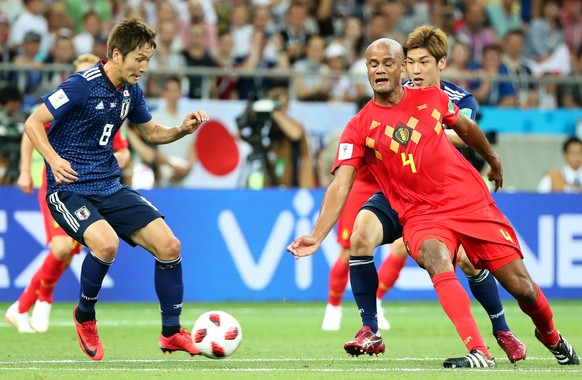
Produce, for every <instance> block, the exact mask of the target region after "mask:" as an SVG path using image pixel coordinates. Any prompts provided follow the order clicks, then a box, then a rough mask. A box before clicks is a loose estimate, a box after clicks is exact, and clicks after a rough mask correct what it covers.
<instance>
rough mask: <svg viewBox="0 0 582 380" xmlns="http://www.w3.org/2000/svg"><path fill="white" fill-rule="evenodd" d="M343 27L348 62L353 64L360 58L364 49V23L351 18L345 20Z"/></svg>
mask: <svg viewBox="0 0 582 380" xmlns="http://www.w3.org/2000/svg"><path fill="white" fill-rule="evenodd" d="M343 26H344V28H343V33H342V42H343V45H344V48H345V49H346V61H347V62H353V61H355V60H356V59H358V58H359V57H360V54H361V52H362V51H363V49H364V30H363V27H362V21H361V20H360V19H359V18H357V17H354V16H351V17H348V18H346V19H345V21H344V23H343Z"/></svg>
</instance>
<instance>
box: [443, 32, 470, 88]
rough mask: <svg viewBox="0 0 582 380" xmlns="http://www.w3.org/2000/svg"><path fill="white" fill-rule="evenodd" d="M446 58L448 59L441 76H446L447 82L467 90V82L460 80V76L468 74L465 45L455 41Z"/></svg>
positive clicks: (467, 53) (467, 54) (467, 57)
mask: <svg viewBox="0 0 582 380" xmlns="http://www.w3.org/2000/svg"><path fill="white" fill-rule="evenodd" d="M448 57H449V59H448V61H447V65H446V66H445V69H444V70H443V75H444V76H446V78H447V80H449V81H451V82H453V83H455V84H456V85H458V86H460V87H463V88H469V81H468V80H467V79H461V78H460V76H462V75H467V74H468V73H469V68H468V65H469V49H468V48H467V45H465V43H463V42H462V41H455V42H454V43H453V45H452V46H451V52H450V54H449V56H448Z"/></svg>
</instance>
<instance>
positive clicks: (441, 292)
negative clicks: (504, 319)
mask: <svg viewBox="0 0 582 380" xmlns="http://www.w3.org/2000/svg"><path fill="white" fill-rule="evenodd" d="M432 283H433V284H434V288H435V290H436V293H437V297H438V299H439V302H440V303H441V306H442V308H443V310H444V311H445V313H447V315H448V316H449V319H450V320H451V321H452V322H453V324H454V325H455V328H456V329H457V333H458V334H459V336H460V337H461V340H462V341H463V343H464V344H465V346H466V347H467V350H468V351H471V350H472V349H474V348H476V349H478V350H479V351H481V352H483V353H484V354H485V355H487V357H489V358H491V355H490V354H489V351H488V350H487V346H485V341H484V340H483V337H482V336H481V333H480V332H479V329H478V328H477V324H476V323H475V320H474V319H473V315H472V314H471V301H470V300H469V296H468V295H467V293H466V292H465V290H464V289H463V287H462V286H461V283H460V282H459V280H458V279H457V276H456V275H455V272H444V273H439V274H437V275H435V276H434V277H433V278H432Z"/></svg>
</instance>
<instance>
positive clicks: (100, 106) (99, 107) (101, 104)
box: [95, 102, 105, 110]
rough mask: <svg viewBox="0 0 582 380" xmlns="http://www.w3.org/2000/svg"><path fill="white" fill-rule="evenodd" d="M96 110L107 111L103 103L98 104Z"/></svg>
mask: <svg viewBox="0 0 582 380" xmlns="http://www.w3.org/2000/svg"><path fill="white" fill-rule="evenodd" d="M95 109H96V110H102V109H105V106H104V105H103V102H99V104H97V106H96V107H95Z"/></svg>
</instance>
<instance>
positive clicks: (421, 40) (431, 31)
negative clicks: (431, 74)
mask: <svg viewBox="0 0 582 380" xmlns="http://www.w3.org/2000/svg"><path fill="white" fill-rule="evenodd" d="M419 48H424V49H426V50H427V51H428V52H429V53H430V55H432V56H433V57H435V59H436V61H437V62H439V61H440V60H441V59H442V58H445V57H446V56H447V50H448V40H447V35H446V34H445V32H443V31H442V29H440V28H438V27H436V26H432V25H422V26H419V27H417V28H415V29H414V30H413V31H412V32H410V34H409V35H408V37H407V38H406V41H404V44H403V45H402V50H403V51H404V55H405V56H406V55H407V54H408V51H409V50H412V49H419Z"/></svg>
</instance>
